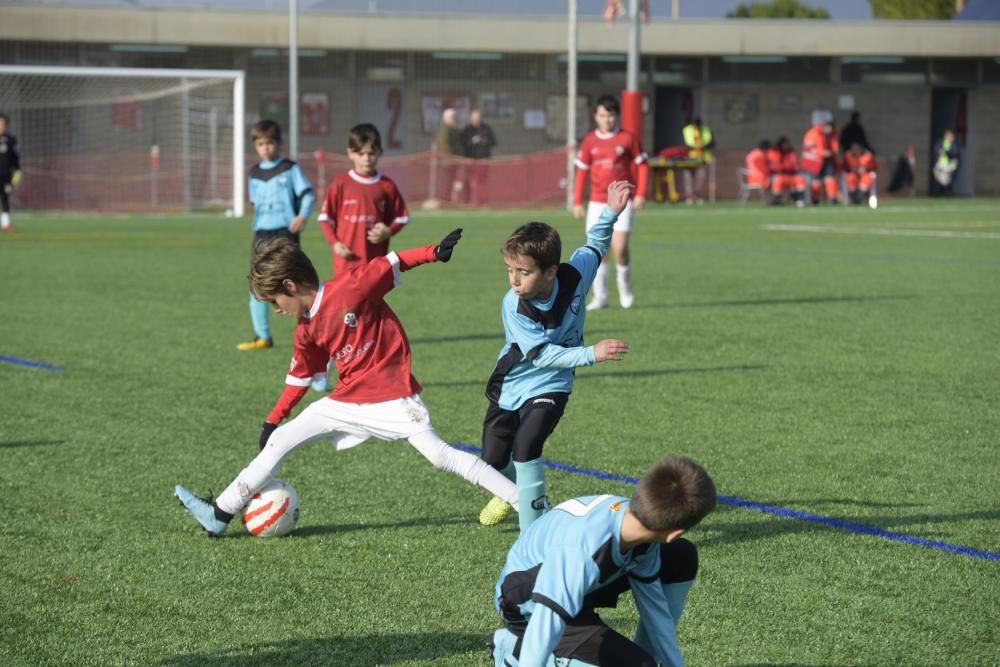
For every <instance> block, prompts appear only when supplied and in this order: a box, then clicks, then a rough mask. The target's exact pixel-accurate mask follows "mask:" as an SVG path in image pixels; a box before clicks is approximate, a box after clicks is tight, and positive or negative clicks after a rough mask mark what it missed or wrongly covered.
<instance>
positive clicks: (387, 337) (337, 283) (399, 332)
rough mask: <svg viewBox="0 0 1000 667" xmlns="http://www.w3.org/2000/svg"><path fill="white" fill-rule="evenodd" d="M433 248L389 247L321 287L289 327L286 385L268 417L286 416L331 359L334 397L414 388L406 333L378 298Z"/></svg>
mask: <svg viewBox="0 0 1000 667" xmlns="http://www.w3.org/2000/svg"><path fill="white" fill-rule="evenodd" d="M434 248H435V246H426V247H422V248H412V249H409V250H403V251H400V252H399V253H395V252H390V253H389V254H387V255H386V256H385V257H378V258H376V259H374V260H372V261H371V262H369V263H368V264H366V265H364V266H362V267H359V268H358V269H357V270H356V271H346V272H344V273H342V274H338V275H337V276H336V277H334V279H333V280H330V281H327V282H325V283H322V284H321V285H320V288H319V290H318V292H317V294H316V298H315V300H314V301H313V304H312V307H311V308H310V309H309V313H308V314H307V315H306V316H305V317H302V318H300V319H299V321H298V324H296V326H295V349H294V352H293V355H292V363H291V366H290V367H289V369H288V375H287V376H286V377H285V385H286V386H285V391H284V392H283V393H282V395H281V398H280V399H279V400H278V404H277V405H276V406H275V407H274V409H273V410H272V411H271V414H270V415H268V418H267V421H268V422H269V423H272V424H278V423H280V422H281V420H282V419H284V418H285V417H287V416H288V413H289V412H291V409H292V408H293V407H294V406H295V404H296V403H298V401H299V400H300V399H301V398H302V396H304V395H305V393H306V392H307V391H308V389H309V385H310V382H311V381H312V379H313V376H315V375H319V374H321V373H325V372H326V365H327V361H328V360H331V359H332V360H333V362H334V364H336V366H337V384H336V386H334V388H333V391H332V392H331V393H330V398H332V399H334V400H337V401H343V402H345V403H380V402H382V401H391V400H394V399H397V398H404V397H406V396H412V395H413V394H416V393H419V392H420V389H421V387H420V384H419V383H418V382H417V380H416V378H414V377H413V375H412V373H411V372H410V343H409V341H408V340H407V338H406V332H405V331H404V330H403V325H402V324H401V323H400V321H399V318H398V317H396V313H394V312H393V311H392V309H391V308H390V307H389V305H388V304H387V303H386V302H385V301H384V297H385V295H386V294H387V293H388V292H389V290H391V289H392V288H393V287H395V286H396V285H398V284H399V281H400V272H401V271H407V270H409V269H411V268H413V267H414V266H417V265H418V264H425V263H427V262H433V261H434Z"/></svg>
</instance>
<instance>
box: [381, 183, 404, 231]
mask: <svg viewBox="0 0 1000 667" xmlns="http://www.w3.org/2000/svg"><path fill="white" fill-rule="evenodd" d="M385 219H386V222H388V223H389V231H391V232H392V233H393V234H395V233H396V232H398V231H399V230H400V229H402V228H403V226H404V225H405V224H406V223H408V222H409V221H410V212H409V211H408V210H407V208H406V202H405V201H404V200H403V195H401V194H400V193H399V188H397V187H396V184H395V183H393V184H392V192H390V193H389V206H388V207H387V208H386V212H385Z"/></svg>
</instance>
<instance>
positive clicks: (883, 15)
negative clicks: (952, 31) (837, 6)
mask: <svg viewBox="0 0 1000 667" xmlns="http://www.w3.org/2000/svg"><path fill="white" fill-rule="evenodd" d="M868 1H869V2H870V3H871V5H872V16H874V17H875V18H877V19H931V20H939V21H947V20H949V19H950V18H951V17H952V16H954V14H955V8H956V3H955V0H868Z"/></svg>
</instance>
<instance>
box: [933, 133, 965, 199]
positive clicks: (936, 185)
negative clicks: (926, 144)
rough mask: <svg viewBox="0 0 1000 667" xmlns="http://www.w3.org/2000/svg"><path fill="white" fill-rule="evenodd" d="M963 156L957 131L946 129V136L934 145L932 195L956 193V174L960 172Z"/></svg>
mask: <svg viewBox="0 0 1000 667" xmlns="http://www.w3.org/2000/svg"><path fill="white" fill-rule="evenodd" d="M961 157H962V148H961V146H959V143H958V138H957V137H956V136H955V132H954V131H953V130H951V129H947V130H945V131H944V136H942V137H941V140H940V141H938V142H937V143H936V144H935V145H934V166H933V174H934V180H933V182H932V183H931V194H932V195H950V194H954V191H955V174H956V173H957V172H958V165H959V164H960V163H961Z"/></svg>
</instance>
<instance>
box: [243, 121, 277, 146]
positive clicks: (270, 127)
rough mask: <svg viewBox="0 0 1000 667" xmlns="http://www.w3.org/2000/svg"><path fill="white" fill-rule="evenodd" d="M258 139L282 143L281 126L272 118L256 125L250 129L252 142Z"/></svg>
mask: <svg viewBox="0 0 1000 667" xmlns="http://www.w3.org/2000/svg"><path fill="white" fill-rule="evenodd" d="M258 139H270V140H271V141H273V142H274V143H276V144H280V143H281V126H280V125H278V123H277V122H276V121H273V120H271V119H270V118H265V119H263V120H259V121H257V122H256V123H254V126H253V127H252V128H250V141H257V140H258Z"/></svg>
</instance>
